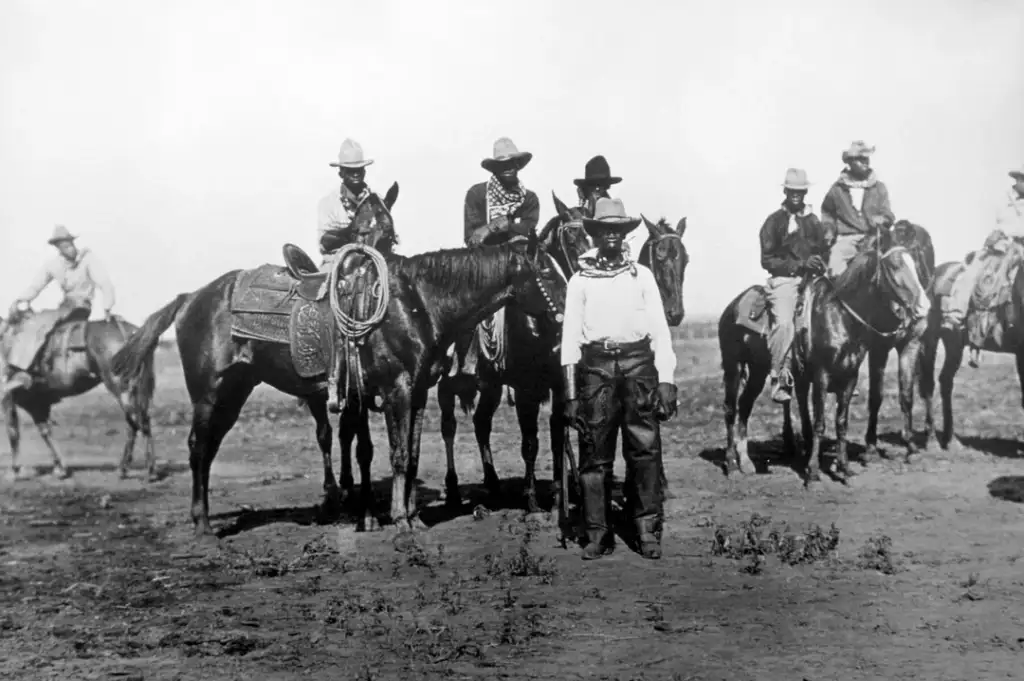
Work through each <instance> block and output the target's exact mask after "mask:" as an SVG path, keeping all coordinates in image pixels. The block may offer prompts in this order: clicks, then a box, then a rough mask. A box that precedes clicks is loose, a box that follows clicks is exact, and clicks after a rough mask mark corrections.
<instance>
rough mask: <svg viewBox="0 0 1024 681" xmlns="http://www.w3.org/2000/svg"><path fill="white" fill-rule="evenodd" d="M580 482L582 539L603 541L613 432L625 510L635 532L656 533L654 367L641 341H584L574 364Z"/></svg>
mask: <svg viewBox="0 0 1024 681" xmlns="http://www.w3.org/2000/svg"><path fill="white" fill-rule="evenodd" d="M577 374H578V377H577V381H576V384H577V390H578V394H579V399H580V416H581V420H582V426H583V427H582V429H581V431H582V432H581V434H580V484H581V485H582V487H583V513H584V520H585V524H586V532H587V538H588V539H589V540H590V541H591V542H609V541H610V540H611V532H610V530H609V526H608V522H609V517H610V511H611V508H610V507H611V485H612V466H613V465H614V463H615V449H616V447H617V445H618V437H619V433H620V432H621V433H622V455H623V458H624V459H625V460H626V468H627V471H628V472H627V475H626V476H625V480H624V484H625V487H626V489H625V498H626V500H627V505H626V513H627V514H628V516H629V517H630V518H631V519H632V520H633V522H634V524H635V526H636V530H637V532H638V533H639V534H657V535H660V532H661V521H662V517H663V510H662V489H661V467H662V460H661V428H660V423H659V422H658V419H657V418H656V417H655V414H654V410H655V405H656V403H657V389H658V371H657V369H655V366H654V353H653V352H651V349H650V344H649V343H648V342H646V341H643V342H638V343H633V344H625V345H622V346H619V349H610V350H609V349H605V348H601V347H596V346H593V345H588V346H584V348H583V353H582V358H581V360H580V363H579V365H578V366H577Z"/></svg>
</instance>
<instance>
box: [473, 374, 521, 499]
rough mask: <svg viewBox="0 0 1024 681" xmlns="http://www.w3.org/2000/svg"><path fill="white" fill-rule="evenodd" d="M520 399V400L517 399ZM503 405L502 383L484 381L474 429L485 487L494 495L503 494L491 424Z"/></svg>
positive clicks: (475, 415) (475, 412)
mask: <svg viewBox="0 0 1024 681" xmlns="http://www.w3.org/2000/svg"><path fill="white" fill-rule="evenodd" d="M517 401H518V400H517ZM499 406H501V384H500V383H496V382H495V383H484V384H483V385H481V386H480V398H479V401H478V402H477V405H476V411H474V412H473V429H474V430H475V431H476V443H477V446H478V447H479V448H480V463H481V464H482V465H483V469H484V487H486V488H487V493H488V494H489V495H490V496H492V497H495V498H497V497H500V496H501V481H500V480H499V479H498V472H497V471H496V470H495V468H494V456H493V454H492V453H491V426H492V424H493V422H494V414H495V412H497V411H498V407H499Z"/></svg>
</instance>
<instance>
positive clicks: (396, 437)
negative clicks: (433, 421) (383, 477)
mask: <svg viewBox="0 0 1024 681" xmlns="http://www.w3.org/2000/svg"><path fill="white" fill-rule="evenodd" d="M410 392H411V391H410V389H409V388H408V387H406V386H396V387H395V389H394V390H393V391H392V394H391V395H390V396H389V398H388V399H386V400H385V403H384V404H385V407H384V419H385V421H386V422H387V427H388V441H389V443H390V444H391V522H392V523H394V524H395V526H396V527H397V528H398V529H406V528H408V527H409V485H408V482H407V477H408V475H409V459H410V452H409V443H410V442H411V441H412V438H411V434H412V417H413V414H412V410H413V408H412V399H411V397H412V396H411V395H410ZM403 526H405V527H403Z"/></svg>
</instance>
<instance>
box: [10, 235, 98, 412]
mask: <svg viewBox="0 0 1024 681" xmlns="http://www.w3.org/2000/svg"><path fill="white" fill-rule="evenodd" d="M75 239H76V237H75V236H74V235H72V234H71V233H70V232H69V231H68V229H67V227H65V226H64V225H57V226H56V227H54V229H53V236H51V237H50V240H49V242H48V243H50V244H51V245H53V246H55V247H56V248H57V251H59V253H60V255H58V256H57V257H56V258H54V259H53V260H51V261H50V262H48V263H47V264H46V265H45V266H44V267H43V269H41V270H40V271H39V274H38V275H37V276H36V278H35V279H34V280H33V281H32V284H31V285H30V286H29V287H28V288H27V289H25V291H24V292H23V293H22V294H21V295H20V296H18V298H17V300H15V301H14V304H13V305H12V306H11V317H12V318H14V319H18V318H19V317H20V316H21V310H22V308H23V307H24V306H27V305H28V304H30V303H31V302H32V301H33V300H35V299H36V298H37V297H38V296H39V294H40V293H42V291H43V289H45V288H46V286H47V285H48V284H49V283H50V282H51V281H56V282H57V284H58V285H59V286H60V288H61V290H62V291H63V292H64V299H63V300H62V301H61V303H60V306H59V307H58V308H57V309H56V310H43V311H40V312H38V313H37V314H34V315H32V316H31V317H28V318H27V319H25V320H24V321H22V322H21V323H20V324H18V325H16V326H15V327H13V328H12V329H10V330H9V333H11V334H13V335H12V336H11V337H10V338H9V340H8V342H6V343H5V344H4V345H5V348H8V349H7V353H6V354H7V356H6V357H5V360H6V364H7V370H8V374H9V375H8V376H7V377H6V379H7V380H6V381H5V382H4V384H3V387H2V388H0V392H2V393H8V392H10V391H12V390H15V389H17V388H28V387H30V386H31V385H32V380H33V371H34V369H35V367H34V366H33V365H34V364H35V360H36V356H37V355H38V354H39V351H40V350H42V349H43V347H44V346H45V345H46V340H47V338H49V336H50V333H51V332H53V330H54V329H56V328H57V326H58V325H59V324H60V323H61V322H64V321H74V320H77V319H88V318H89V314H90V313H91V312H92V299H93V297H94V296H95V293H96V289H99V291H100V294H101V295H102V296H103V314H104V316H106V317H108V318H109V317H110V311H111V309H112V308H113V307H114V287H113V285H112V284H111V283H110V278H109V277H108V276H107V273H106V270H105V269H104V268H103V266H102V265H101V264H100V262H99V261H98V260H97V258H96V256H95V255H94V254H93V253H92V252H91V251H89V250H88V249H84V248H83V249H82V250H78V248H77V247H76V246H75Z"/></svg>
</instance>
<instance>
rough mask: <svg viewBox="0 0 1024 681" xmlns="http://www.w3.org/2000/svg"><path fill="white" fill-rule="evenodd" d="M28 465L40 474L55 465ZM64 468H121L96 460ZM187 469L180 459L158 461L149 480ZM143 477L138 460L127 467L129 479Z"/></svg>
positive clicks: (103, 469)
mask: <svg viewBox="0 0 1024 681" xmlns="http://www.w3.org/2000/svg"><path fill="white" fill-rule="evenodd" d="M30 467H31V468H32V469H34V470H35V471H36V474H37V475H40V476H44V475H49V474H51V473H53V471H54V469H55V466H54V465H53V464H52V463H47V464H43V465H35V464H33V465H31V466H30ZM65 468H66V469H67V471H68V472H69V473H71V474H72V475H73V474H75V473H84V472H90V471H94V472H100V473H103V472H113V471H117V470H120V469H121V465H120V463H118V462H116V461H97V462H90V463H71V462H68V463H67V464H66V465H65ZM189 470H191V469H190V468H189V465H188V464H187V463H182V462H180V461H167V462H165V463H158V464H157V465H156V478H155V480H153V481H151V482H161V481H163V480H165V479H167V478H169V477H171V476H172V475H178V474H181V473H186V472H188V471H189ZM145 477H146V468H145V465H144V464H143V463H142V462H138V461H136V462H133V463H132V464H131V465H130V466H129V467H128V479H129V480H138V479H140V478H141V479H143V480H144V479H145Z"/></svg>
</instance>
